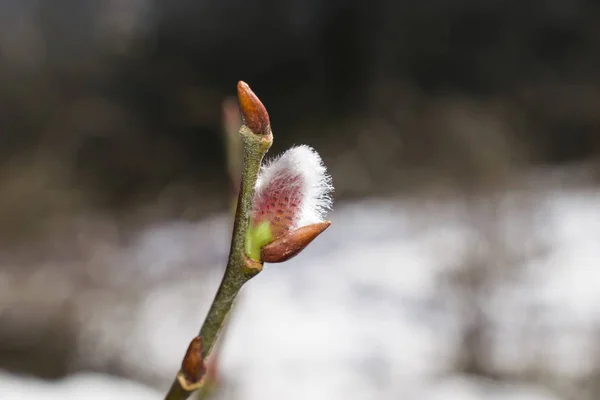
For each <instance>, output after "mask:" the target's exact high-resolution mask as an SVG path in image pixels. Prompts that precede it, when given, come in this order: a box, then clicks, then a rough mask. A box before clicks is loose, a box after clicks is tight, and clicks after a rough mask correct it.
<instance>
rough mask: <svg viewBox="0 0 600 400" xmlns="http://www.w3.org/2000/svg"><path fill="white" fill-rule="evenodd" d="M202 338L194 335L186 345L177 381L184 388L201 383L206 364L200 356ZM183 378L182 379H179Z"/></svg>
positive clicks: (191, 387)
mask: <svg viewBox="0 0 600 400" xmlns="http://www.w3.org/2000/svg"><path fill="white" fill-rule="evenodd" d="M202 347H203V346H202V338H201V337H200V336H196V337H195V338H194V339H193V340H192V341H191V342H190V345H189V346H188V349H187V352H186V353H185V357H184V358H183V361H182V363H181V373H180V376H179V378H180V379H179V383H180V384H181V387H183V388H184V389H186V390H192V389H193V388H197V387H199V386H200V385H201V384H202V378H204V375H205V374H206V365H205V364H204V360H203V358H202ZM181 378H183V379H181Z"/></svg>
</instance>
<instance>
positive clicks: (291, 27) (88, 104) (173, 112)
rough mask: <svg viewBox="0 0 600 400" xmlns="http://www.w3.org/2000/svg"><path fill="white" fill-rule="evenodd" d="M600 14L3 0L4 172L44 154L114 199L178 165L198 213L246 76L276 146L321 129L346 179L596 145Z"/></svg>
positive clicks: (137, 194)
mask: <svg viewBox="0 0 600 400" xmlns="http://www.w3.org/2000/svg"><path fill="white" fill-rule="evenodd" d="M599 20H600V6H599V5H598V4H597V2H594V1H584V0H573V1H558V0H555V1H520V2H515V1H480V0H463V1H459V0H426V1H420V2H409V1H389V0H385V1H384V0H373V1H369V2H363V1H334V2H319V1H301V0H287V1H274V0H272V1H267V0H259V1H251V2H249V1H233V0H227V1H185V0H182V1H178V2H176V3H173V2H160V1H150V0H138V1H131V2H126V3H120V2H116V1H115V2H103V1H76V0H57V1H52V2H48V1H17V0H13V1H9V0H4V1H2V2H1V3H0V22H1V23H0V30H1V32H0V34H1V35H0V36H1V37H2V39H1V40H0V42H1V43H0V45H1V47H0V57H1V58H0V85H1V86H0V87H1V88H2V90H1V91H0V129H1V131H2V134H1V136H0V138H1V140H2V142H1V144H0V159H1V160H2V170H3V171H4V174H3V175H7V176H5V180H14V179H16V178H15V175H16V174H18V173H25V172H24V171H22V170H28V171H29V172H27V173H33V174H36V173H34V172H32V170H34V169H35V168H36V166H34V164H37V168H39V169H41V170H42V171H43V174H44V175H46V176H45V178H44V179H50V180H53V179H56V180H58V181H60V184H61V185H62V187H63V189H65V190H61V193H63V192H64V191H67V192H69V190H70V189H75V191H76V194H77V196H83V198H82V199H80V201H82V202H83V203H84V204H86V205H93V206H94V207H100V208H102V209H109V210H116V211H119V210H121V211H122V210H127V209H131V208H132V207H133V208H138V207H139V206H140V203H147V202H153V201H155V199H156V198H157V196H159V195H160V194H161V193H163V192H164V190H165V188H166V187H171V186H173V184H174V183H178V184H179V183H180V184H181V185H180V186H177V185H175V186H173V187H177V188H178V189H173V190H174V191H175V192H176V195H175V194H173V195H172V196H171V195H169V197H173V198H177V199H178V200H173V201H172V202H173V204H169V206H168V207H167V209H168V211H164V212H165V213H166V215H164V216H177V215H181V214H182V213H183V212H184V210H186V209H189V208H190V207H191V205H192V204H198V203H202V204H203V206H198V205H195V206H194V207H191V208H192V209H195V208H198V210H196V211H194V212H191V211H190V213H189V216H190V217H191V218H195V217H196V216H198V215H201V214H203V213H204V212H205V211H207V210H213V209H216V208H219V204H222V202H215V201H214V200H212V199H213V197H217V198H225V196H226V195H227V189H228V187H227V184H226V182H227V181H226V179H225V172H224V171H225V170H224V165H225V162H224V156H223V151H222V148H223V141H222V136H221V130H222V129H221V120H222V116H221V103H222V101H223V99H225V98H226V97H227V96H232V95H234V94H235V85H236V82H237V81H238V80H240V79H241V80H244V81H247V82H248V83H249V84H250V85H251V86H252V87H253V88H254V90H255V91H256V92H257V93H258V94H259V96H260V97H261V99H262V100H263V101H264V103H265V104H266V105H267V107H268V109H269V111H270V114H271V119H272V123H273V129H274V131H275V135H276V144H275V148H274V149H275V150H281V149H282V148H284V147H286V146H287V145H289V144H292V143H299V142H306V143H311V144H312V145H314V146H315V147H317V149H318V150H319V151H321V152H322V153H323V155H324V157H325V159H326V161H327V162H328V164H330V165H331V167H330V168H331V169H332V172H333V173H334V175H335V176H336V178H337V179H336V181H337V189H338V190H337V195H338V196H340V197H344V196H346V195H349V196H362V195H368V194H371V193H374V194H377V193H388V192H390V191H393V190H398V189H402V190H412V189H414V188H415V187H421V186H423V185H425V183H426V182H431V181H432V180H433V181H444V185H445V186H446V185H447V184H448V182H449V184H450V186H453V185H456V184H457V183H458V184H460V186H461V187H470V186H471V185H472V184H476V185H480V184H481V183H482V182H487V181H488V180H490V179H492V180H494V179H496V178H497V177H498V176H504V174H505V173H506V170H507V166H508V167H510V169H511V170H512V167H514V166H517V167H519V168H520V167H521V166H529V165H546V164H561V163H573V162H583V161H588V160H594V159H596V160H597V159H598V153H599V151H600V135H599V133H598V132H599V128H600V112H599V111H600V50H599V49H600V24H598V21H599ZM15 165H16V166H18V168H20V169H21V171H20V172H16V171H13V170H12V169H11V168H13V169H14V168H16V166H15ZM40 173H42V172H40ZM13 184H14V183H13ZM427 185H428V183H427ZM5 186H6V185H5ZM181 187H186V188H187V189H185V190H183V189H181ZM6 190H9V189H6ZM30 190H31V189H30ZM182 190H183V193H180V191H182ZM24 196H26V195H25V194H24ZM196 196H200V198H201V200H200V201H198V199H196V198H195V197H196ZM2 197H6V196H2ZM36 197H37V198H38V199H42V197H43V196H36ZM202 199H204V200H202ZM4 201H7V200H4ZM15 201H17V202H18V203H21V202H22V197H21V196H16V198H15ZM31 201H33V200H31ZM56 201H58V203H59V204H57V205H56V206H57V207H60V206H61V204H62V203H61V201H60V200H58V199H57V200H56ZM65 201H66V200H65ZM48 206H49V205H48V204H46V207H48ZM17 208H18V207H17ZM34 208H36V209H37V206H36V207H34ZM24 214H29V213H28V212H26V213H24Z"/></svg>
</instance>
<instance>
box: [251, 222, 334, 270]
mask: <svg viewBox="0 0 600 400" xmlns="http://www.w3.org/2000/svg"><path fill="white" fill-rule="evenodd" d="M329 225H331V222H330V221H323V222H318V223H316V224H311V225H306V226H303V227H301V228H298V229H296V230H293V231H289V232H287V233H286V234H284V235H283V236H281V237H280V238H278V239H275V241H273V242H271V243H269V244H267V245H265V246H264V247H263V248H262V249H261V252H260V257H261V260H262V261H263V262H268V263H278V262H284V261H287V260H289V259H290V258H292V257H294V256H296V255H297V254H298V253H300V252H301V251H302V250H303V249H304V248H305V247H306V246H308V244H309V243H310V242H312V241H313V240H314V239H315V238H316V237H317V236H319V235H320V234H321V233H322V232H323V231H324V230H325V229H327V228H329Z"/></svg>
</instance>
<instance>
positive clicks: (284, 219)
mask: <svg viewBox="0 0 600 400" xmlns="http://www.w3.org/2000/svg"><path fill="white" fill-rule="evenodd" d="M301 188H302V177H301V176H299V175H296V176H290V175H287V176H286V175H284V176H277V177H275V178H274V179H272V180H271V182H269V183H268V184H267V185H266V186H265V187H264V189H263V196H260V197H257V198H256V199H255V201H256V202H255V204H254V210H253V218H252V220H253V223H254V225H258V224H259V223H261V222H263V221H268V222H269V223H270V226H271V233H272V234H273V236H274V237H280V236H281V235H282V234H284V233H285V232H286V231H289V230H290V229H293V228H295V227H296V224H297V223H298V220H299V218H300V215H299V211H300V205H301V202H302V194H301Z"/></svg>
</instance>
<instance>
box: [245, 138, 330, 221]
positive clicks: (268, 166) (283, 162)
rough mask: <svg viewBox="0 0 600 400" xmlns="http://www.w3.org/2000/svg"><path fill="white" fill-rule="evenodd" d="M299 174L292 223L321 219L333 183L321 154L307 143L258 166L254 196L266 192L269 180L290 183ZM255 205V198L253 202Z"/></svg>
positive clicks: (327, 203) (325, 213) (324, 214)
mask: <svg viewBox="0 0 600 400" xmlns="http://www.w3.org/2000/svg"><path fill="white" fill-rule="evenodd" d="M295 176H298V177H300V178H301V179H300V182H301V186H300V202H299V208H300V210H299V218H298V219H297V222H296V224H295V225H296V226H293V227H292V228H298V227H301V226H305V225H309V224H314V223H317V222H321V221H323V220H324V219H325V217H326V215H327V212H328V211H330V210H331V209H332V205H333V200H332V198H331V192H332V191H333V185H332V182H331V176H330V175H329V174H328V173H327V168H326V167H325V165H324V164H323V160H322V159H321V156H319V154H318V153H317V152H316V151H315V150H314V149H313V148H312V147H310V146H306V145H300V146H295V147H292V148H290V149H289V150H287V151H286V152H285V153H283V154H281V155H280V156H279V157H276V158H274V159H272V160H270V161H267V162H266V163H265V165H263V166H262V167H261V170H260V173H259V176H258V181H257V183H256V189H255V194H254V196H255V199H259V198H261V197H262V196H266V195H268V194H267V193H265V189H266V188H268V186H269V183H270V182H272V181H273V180H278V181H281V182H283V183H284V184H285V182H293V181H292V179H293V177H295ZM254 203H255V204H257V203H258V201H255V202H254Z"/></svg>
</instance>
